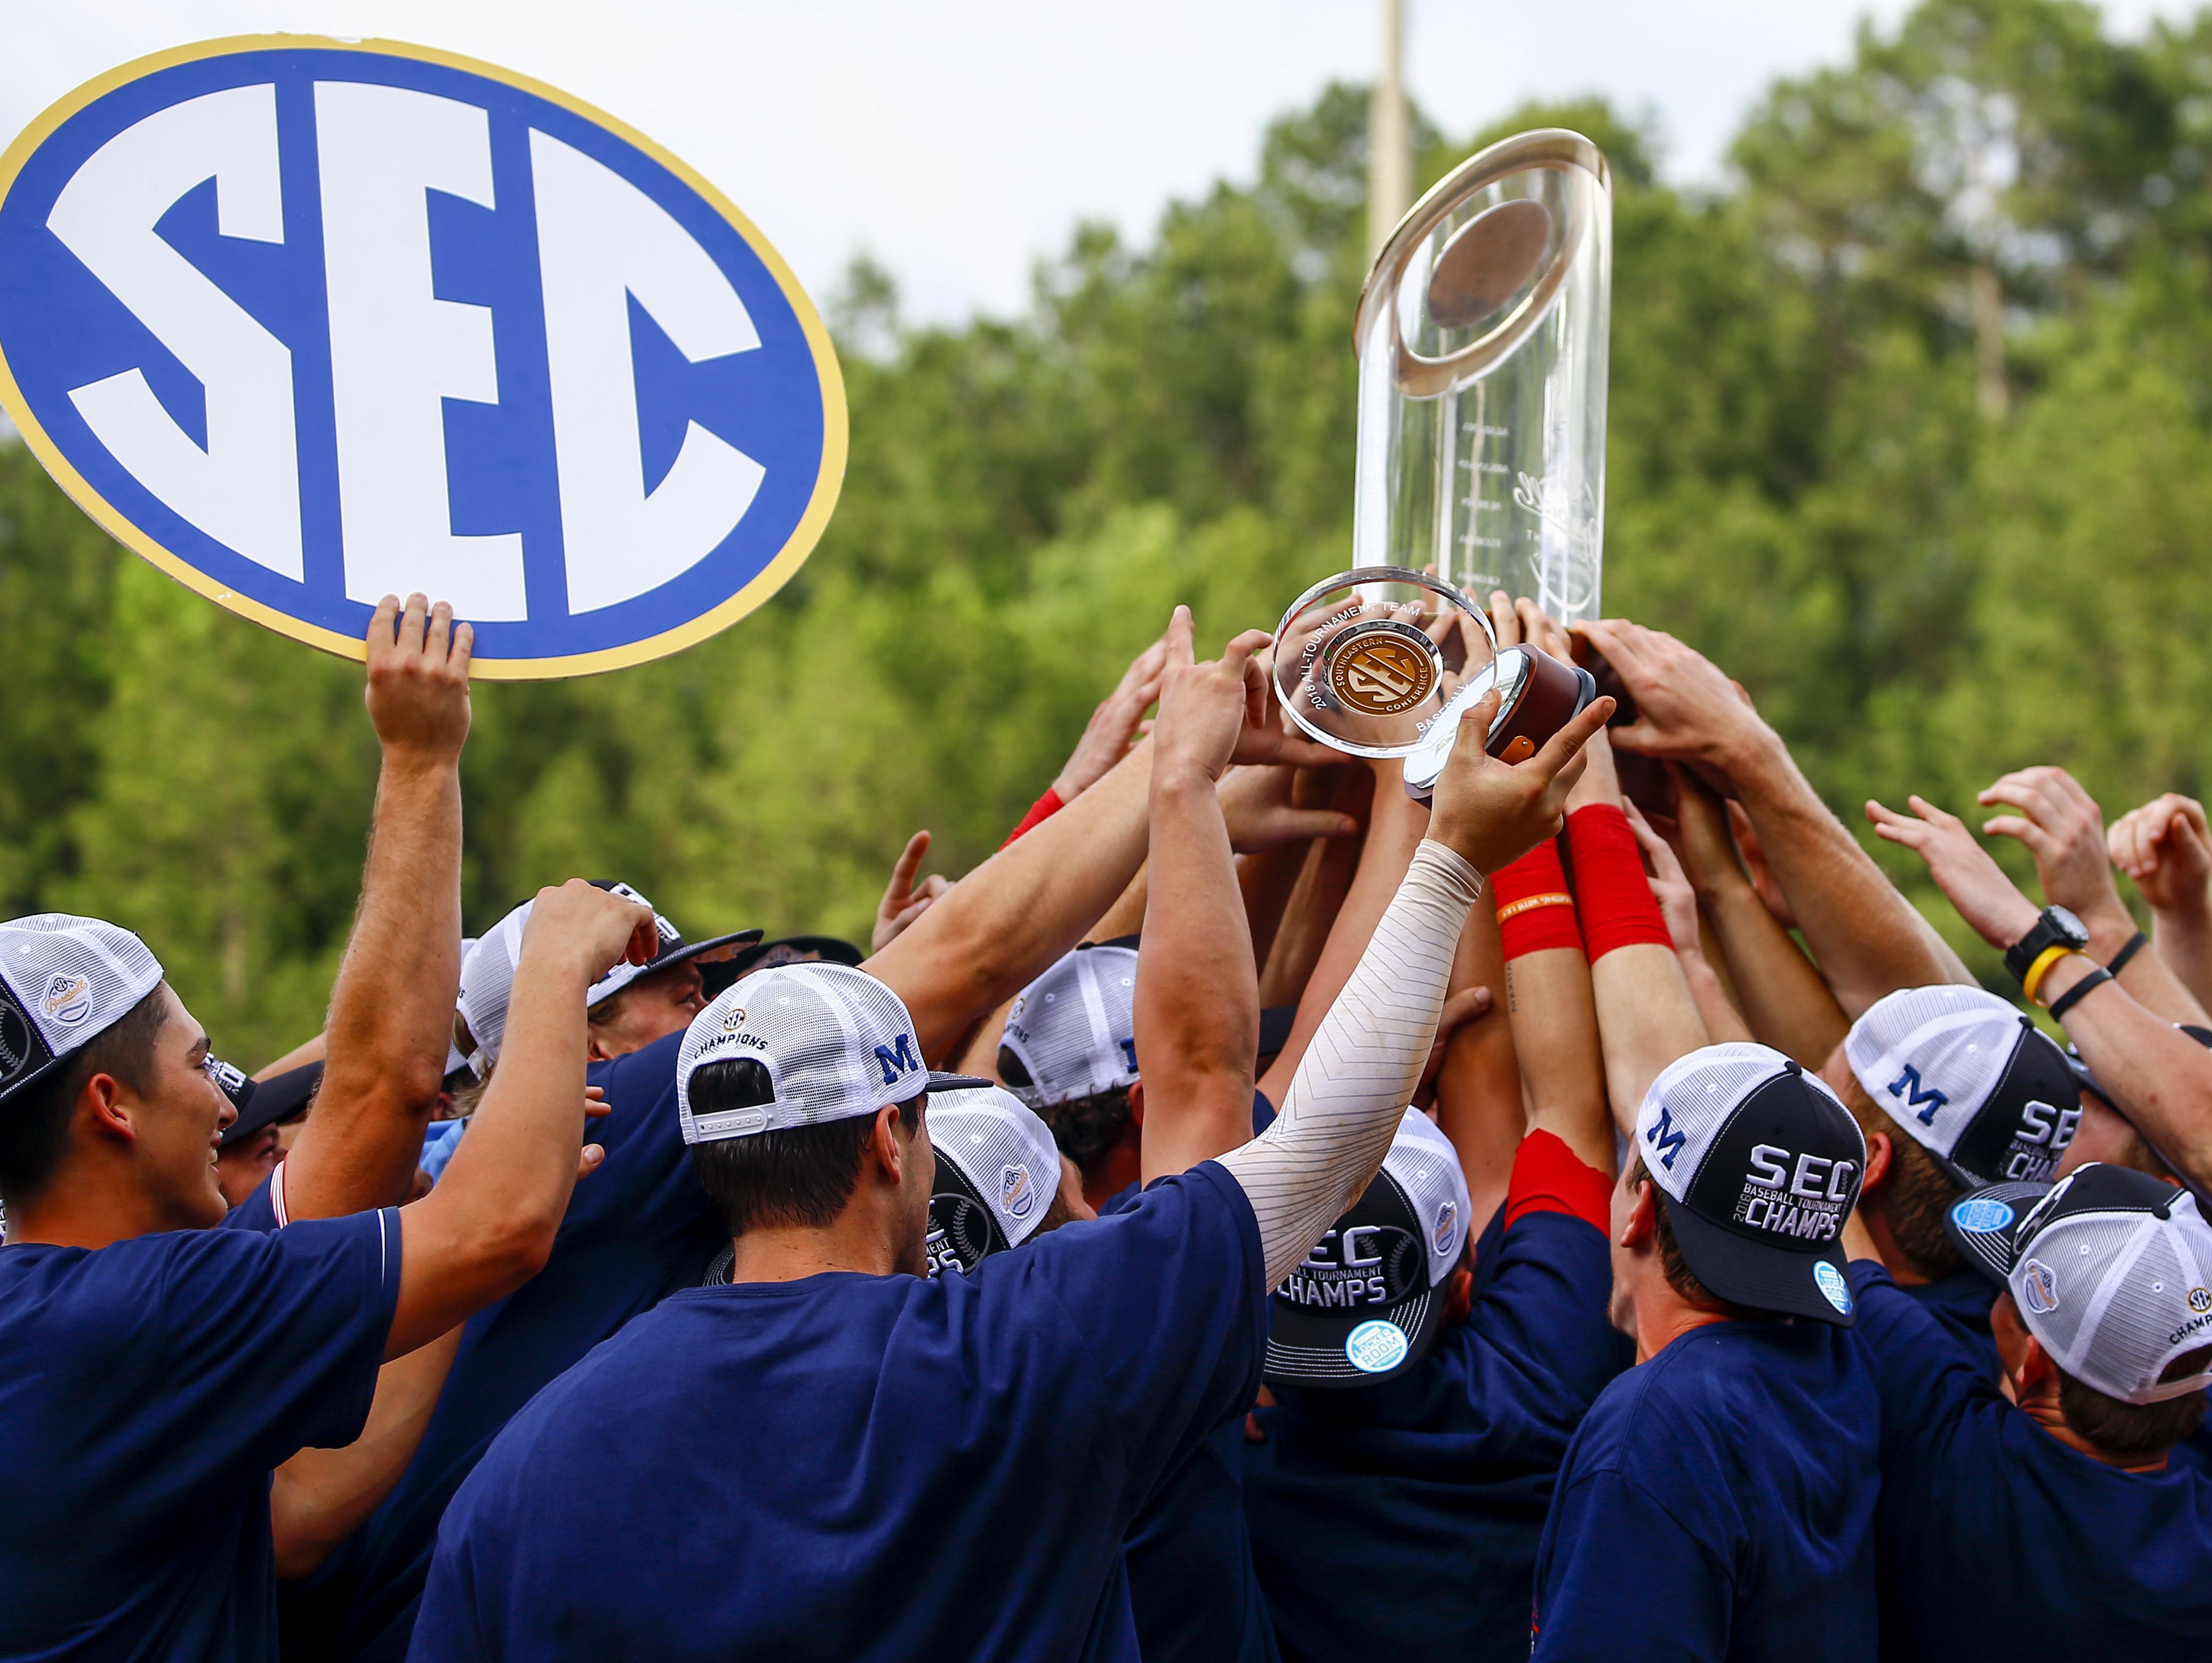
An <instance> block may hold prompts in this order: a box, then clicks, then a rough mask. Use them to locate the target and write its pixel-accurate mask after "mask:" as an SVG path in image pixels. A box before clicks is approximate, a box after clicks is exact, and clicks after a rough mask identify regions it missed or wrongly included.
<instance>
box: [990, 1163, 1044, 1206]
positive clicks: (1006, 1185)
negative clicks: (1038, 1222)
mask: <svg viewBox="0 0 2212 1663" xmlns="http://www.w3.org/2000/svg"><path fill="white" fill-rule="evenodd" d="M999 1205H1000V1206H1001V1207H1003V1208H1005V1209H1006V1215H1007V1217H1012V1218H1026V1217H1029V1216H1030V1208H1032V1207H1034V1206H1036V1185H1034V1184H1032V1183H1031V1182H1030V1169H1029V1168H1027V1167H1025V1166H1013V1165H1009V1166H1003V1167H1000V1168H999Z"/></svg>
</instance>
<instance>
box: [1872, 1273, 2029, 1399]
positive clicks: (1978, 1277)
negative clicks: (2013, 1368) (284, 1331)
mask: <svg viewBox="0 0 2212 1663" xmlns="http://www.w3.org/2000/svg"><path fill="white" fill-rule="evenodd" d="M1890 1285H1891V1286H1892V1287H1896V1288H1898V1289H1899V1291H1900V1292H1902V1293H1905V1294H1908V1295H1910V1296H1911V1297H1912V1298H1913V1299H1914V1300H1915V1301H1916V1302H1918V1304H1919V1306H1920V1308H1921V1309H1922V1310H1923V1311H1925V1312H1927V1313H1928V1314H1929V1315H1930V1316H1932V1317H1934V1318H1935V1319H1936V1321H1937V1322H1938V1323H1939V1324H1941V1325H1942V1329H1943V1332H1945V1333H1947V1334H1948V1335H1949V1336H1950V1337H1951V1338H1953V1339H1954V1340H1955V1341H1956V1342H1958V1344H1960V1345H1963V1346H1965V1347H1966V1350H1967V1351H1968V1352H1969V1353H1970V1354H1971V1355H1972V1357H1973V1359H1974V1362H1975V1363H1976V1365H1977V1366H1978V1367H1979V1368H1980V1369H1981V1371H1982V1377H1983V1378H1984V1380H1988V1381H1992V1382H1994V1381H1996V1378H1997V1376H1998V1375H2000V1374H2001V1373H2002V1372H2003V1371H2002V1369H2000V1368H1999V1366H1998V1363H1997V1339H1996V1335H1995V1334H1993V1333H1991V1332H1990V1307H1991V1306H1992V1305H1995V1304H1996V1302H1997V1287H1996V1283H1994V1282H1992V1281H1990V1279H1989V1278H1987V1277H1985V1276H1984V1275H1982V1274H1981V1273H1980V1272H1976V1271H1960V1272H1959V1273H1958V1274H1957V1275H1955V1276H1947V1277H1943V1278H1940V1279H1939V1280H1936V1281H1934V1282H1923V1283H1921V1284H1919V1285H1917V1287H1911V1288H1905V1287H1902V1286H1901V1285H1900V1284H1897V1283H1892V1284H1890Z"/></svg>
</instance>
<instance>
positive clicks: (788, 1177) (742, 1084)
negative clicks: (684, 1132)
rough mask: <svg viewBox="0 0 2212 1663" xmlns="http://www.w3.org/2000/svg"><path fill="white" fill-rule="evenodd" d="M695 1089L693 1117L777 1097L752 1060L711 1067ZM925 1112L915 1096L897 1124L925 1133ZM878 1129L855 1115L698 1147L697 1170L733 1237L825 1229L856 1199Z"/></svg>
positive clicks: (699, 1074) (694, 1154) (694, 1151)
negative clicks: (779, 1228)
mask: <svg viewBox="0 0 2212 1663" xmlns="http://www.w3.org/2000/svg"><path fill="white" fill-rule="evenodd" d="M689 1089H690V1098H691V1110H692V1113H693V1114H720V1113H722V1112H723V1111H725V1110H727V1109H733V1108H758V1107H760V1106H761V1105H762V1104H763V1103H764V1102H769V1101H770V1099H771V1097H772V1096H773V1088H772V1087H771V1086H770V1085H769V1080H768V1071H767V1070H766V1069H765V1068H763V1067H762V1065H760V1064H759V1063H757V1062H756V1061H755V1060H754V1059H752V1058H750V1057H738V1058H734V1059H732V1060H730V1061H728V1062H718V1063H708V1064H707V1065H705V1066H704V1067H702V1068H701V1069H699V1070H698V1071H696V1072H695V1073H694V1074H693V1075H692V1076H691V1081H690V1088H689ZM921 1105H922V1097H921V1095H919V1094H917V1095H916V1096H912V1097H909V1098H908V1099H907V1100H906V1102H902V1103H901V1104H900V1105H899V1106H898V1111H899V1124H900V1125H902V1126H904V1127H905V1128H906V1129H907V1132H908V1134H909V1135H911V1134H912V1133H914V1132H917V1131H919V1130H920V1129H921ZM875 1126H876V1117H875V1116H874V1115H872V1114H853V1115H848V1116H847V1117H846V1118H845V1119H843V1120H824V1121H823V1122H822V1123H820V1124H819V1125H817V1126H784V1127H780V1128H778V1129H777V1130H775V1131H773V1132H757V1133H756V1134H755V1135H753V1136H752V1137H750V1138H720V1139H718V1140H716V1141H715V1142H714V1143H709V1144H693V1145H692V1146H691V1169H692V1170H693V1171H694V1172H696V1173H697V1174H699V1182H700V1184H701V1186H702V1187H703V1188H704V1189H705V1190H706V1192H707V1194H708V1199H710V1200H712V1201H713V1202H714V1205H715V1206H716V1207H718V1208H719V1209H720V1211H721V1214H722V1223H723V1226H724V1228H725V1229H727V1230H728V1231H729V1233H730V1235H732V1237H735V1236H740V1235H744V1233H745V1232H746V1231H747V1230H749V1229H756V1228H758V1227H762V1226H769V1225H777V1224H787V1225H799V1226H803V1227H805V1228H807V1229H822V1228H823V1226H825V1225H827V1224H829V1223H831V1222H832V1221H833V1220H834V1219H836V1217H837V1215H838V1214H839V1213H841V1212H842V1211H844V1210H845V1204H846V1203H847V1202H848V1201H850V1200H851V1199H853V1189H854V1186H855V1185H856V1184H857V1183H859V1181H860V1156H861V1154H862V1152H863V1151H864V1150H866V1148H867V1146H868V1138H869V1137H870V1135H871V1134H872V1133H873V1132H874V1131H875Z"/></svg>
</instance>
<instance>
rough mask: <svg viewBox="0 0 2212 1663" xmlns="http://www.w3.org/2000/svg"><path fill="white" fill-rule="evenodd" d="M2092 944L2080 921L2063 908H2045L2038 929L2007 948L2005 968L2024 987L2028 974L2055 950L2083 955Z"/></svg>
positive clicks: (2037, 922) (2036, 921)
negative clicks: (2057, 948) (2056, 948)
mask: <svg viewBox="0 0 2212 1663" xmlns="http://www.w3.org/2000/svg"><path fill="white" fill-rule="evenodd" d="M2088 945H2089V932H2087V930H2085V929H2083V928H2082V927H2081V920H2080V919H2078V918H2076V917H2075V916H2074V914H2073V913H2069V912H2068V911H2067V910H2066V909H2065V908H2064V907H2045V908H2044V909H2043V913H2042V916H2041V917H2039V918H2038V919H2037V920H2035V927H2034V928H2033V930H2030V931H2029V932H2027V934H2026V935H2024V936H2022V937H2021V938H2020V939H2019V940H2018V941H2015V943H2013V944H2012V945H2011V946H2009V947H2008V948H2006V949H2005V956H2004V965H2005V968H2006V970H2007V971H2008V972H2009V973H2010V974H2011V975H2012V979H2013V980H2015V981H2016V982H2019V983H2020V984H2021V986H2023V987H2025V986H2027V973H2028V972H2029V971H2030V970H2032V969H2033V968H2035V962H2036V960H2038V959H2039V958H2041V957H2042V956H2044V954H2045V953H2046V952H2048V951H2049V950H2051V948H2053V947H2063V948H2066V949H2068V950H2070V951H2073V952H2076V953H2079V952H2084V951H2086V950H2087V949H2088Z"/></svg>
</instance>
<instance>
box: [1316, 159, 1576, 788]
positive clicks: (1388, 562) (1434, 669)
mask: <svg viewBox="0 0 2212 1663" xmlns="http://www.w3.org/2000/svg"><path fill="white" fill-rule="evenodd" d="M1612 270H1613V191H1612V185H1611V182H1610V179H1609V175H1608V173H1607V167H1606V161H1605V157H1604V156H1603V155H1602V154H1601V153H1600V151H1599V150H1598V149H1597V147H1596V146H1595V145H1594V144H1592V143H1590V142H1589V140H1588V139H1586V138H1584V137H1582V136H1581V135H1580V134H1578V133H1571V132H1567V131H1565V130H1559V129H1556V128H1553V129H1546V130H1540V131H1537V132H1533V133H1522V134H1519V135H1517V136H1516V137H1512V138H1509V139H1506V140H1504V141H1502V142H1501V143H1497V144H1493V145H1492V146H1491V147H1490V148H1489V149H1486V150H1484V151H1482V152H1481V153H1480V155H1474V156H1471V157H1469V158H1468V160H1467V161H1465V162H1462V164H1461V165H1460V166H1459V167H1456V168H1455V169H1454V170H1453V171H1452V172H1451V173H1449V174H1448V175H1447V176H1446V177H1445V178H1444V179H1442V180H1441V181H1439V182H1438V183H1437V185H1436V187H1435V188H1434V189H1433V190H1431V191H1430V192H1429V193H1428V194H1427V195H1426V196H1425V197H1422V198H1421V200H1420V201H1419V203H1416V204H1414V207H1413V210H1412V212H1410V213H1408V214H1407V215H1406V217H1405V219H1404V220H1403V221H1401V222H1400V223H1399V226H1398V228H1397V229H1396V231H1395V232H1394V233H1392V234H1391V237H1390V240H1389V243H1388V244H1386V245H1385V246H1384V247H1383V252H1382V253H1381V254H1380V255H1378V256H1377V257H1376V261H1375V268H1374V270H1372V271H1371V272H1370V274H1369V275H1368V279H1367V287H1366V288H1365V289H1364V292H1363V293H1362V294H1361V295H1360V300H1359V313H1358V323H1357V325H1356V326H1355V330H1354V335H1353V343H1354V346H1355V348H1356V349H1357V351H1358V355H1359V464H1358V483H1357V484H1356V486H1355V488H1354V489H1355V503H1354V512H1353V523H1352V553H1353V559H1354V562H1355V564H1354V567H1353V569H1352V570H1351V571H1349V572H1344V573H1340V574H1338V575H1336V576H1335V577H1333V578H1329V579H1328V580H1325V581H1323V582H1321V583H1318V584H1316V585H1315V586H1313V587H1312V588H1310V589H1309V590H1308V591H1307V592H1305V593H1304V594H1303V595H1301V596H1299V597H1298V598H1297V600H1296V601H1294V602H1293V603H1291V607H1290V610H1288V611H1287V612H1285V614H1284V616H1283V622H1282V628H1281V629H1280V630H1279V632H1278V634H1277V637H1276V645H1275V659H1274V676H1275V683H1276V690H1277V692H1278V693H1279V695H1280V696H1281V698H1282V701H1283V704H1284V707H1285V709H1287V710H1289V711H1290V713H1291V717H1292V719H1294V720H1295V721H1296V722H1297V724H1298V725H1299V726H1300V727H1302V728H1304V730H1305V731H1307V732H1308V733H1309V734H1310V735H1312V736H1313V737H1315V738H1316V739H1318V740H1320V741H1321V742H1322V743H1324V744H1328V745H1332V746H1334V747H1335V748H1336V749H1337V750H1343V751H1347V752H1349V753H1351V754H1352V755H1354V756H1402V757H1404V758H1406V788H1407V790H1408V791H1409V792H1413V794H1414V795H1416V796H1421V797H1425V796H1426V795H1427V794H1428V792H1429V788H1430V787H1431V786H1433V785H1434V783H1435V780H1436V778H1437V774H1440V773H1441V772H1442V771H1443V763H1444V760H1445V758H1446V757H1447V756H1449V755H1450V750H1451V741H1452V738H1453V736H1454V735H1455V733H1456V731H1457V729H1458V719H1459V713H1460V711H1461V710H1462V709H1463V708H1464V707H1465V706H1466V705H1467V704H1468V703H1470V702H1473V701H1475V700H1479V699H1480V698H1481V697H1482V696H1483V695H1484V694H1485V693H1486V692H1488V691H1489V690H1490V689H1491V688H1492V687H1493V686H1495V687H1496V688H1497V689H1498V691H1499V693H1500V695H1501V699H1500V703H1499V708H1498V717H1497V719H1496V720H1495V721H1494V722H1493V723H1492V726H1491V731H1490V738H1489V743H1488V745H1487V749H1488V750H1490V751H1491V752H1492V755H1495V756H1503V757H1504V758H1505V759H1506V760H1507V761H1518V760H1520V759H1521V758H1522V757H1523V756H1528V755H1531V754H1533V753H1534V750H1536V748H1537V747H1538V746H1539V745H1541V743H1543V742H1544V740H1545V739H1547V737H1550V736H1551V734H1552V733H1553V732H1554V731H1557V730H1558V728H1559V725H1560V724H1561V723H1563V722H1565V720H1566V719H1568V718H1569V717H1570V716H1571V715H1572V714H1573V713H1575V712H1576V711H1577V710H1580V709H1581V708H1582V707H1583V706H1584V705H1586V704H1588V703H1589V701H1590V699H1591V698H1592V697H1593V696H1594V694H1595V687H1594V685H1593V683H1592V682H1591V679H1590V677H1589V673H1588V672H1587V671H1583V670H1580V669H1578V668H1577V667H1576V666H1574V665H1568V664H1563V663H1561V662H1560V661H1559V660H1558V659H1553V658H1552V657H1550V656H1549V655H1547V654H1546V653H1544V652H1539V651H1537V650H1536V649H1535V648H1534V647H1532V646H1511V647H1507V648H1505V649H1504V650H1503V651H1500V650H1499V648H1498V643H1497V639H1496V636H1495V635H1494V634H1493V633H1492V629H1491V626H1490V621H1489V619H1488V618H1487V616H1485V614H1484V613H1483V612H1482V611H1481V610H1480V609H1479V608H1478V607H1474V606H1470V605H1469V604H1468V602H1467V600H1466V598H1465V594H1466V592H1470V591H1472V592H1475V593H1478V594H1486V593H1487V592H1490V591H1491V590H1493V589H1503V590H1504V591H1505V592H1507V593H1509V594H1511V595H1514V596H1516V597H1519V596H1528V597H1529V598H1533V599H1534V600H1535V601H1536V603H1537V604H1539V605H1540V606H1541V607H1542V608H1543V609H1544V610H1546V611H1547V612H1549V613H1550V614H1552V615H1553V616H1554V617H1556V618H1558V619H1559V621H1560V622H1562V623H1565V624H1570V625H1571V624H1574V623H1577V622H1581V621H1583V620H1584V619H1587V618H1591V617H1595V616H1596V615H1597V609H1598V577H1599V569H1600V556H1601V550H1602V548H1603V531H1604V501H1605V379H1606V326H1607V311H1608V306H1609V301H1610V295H1611V288H1612Z"/></svg>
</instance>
